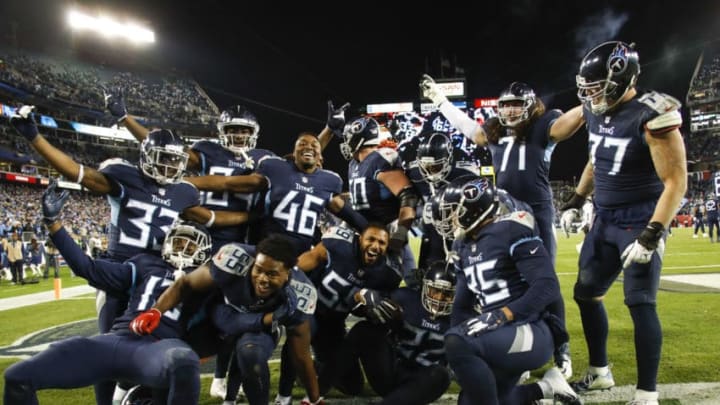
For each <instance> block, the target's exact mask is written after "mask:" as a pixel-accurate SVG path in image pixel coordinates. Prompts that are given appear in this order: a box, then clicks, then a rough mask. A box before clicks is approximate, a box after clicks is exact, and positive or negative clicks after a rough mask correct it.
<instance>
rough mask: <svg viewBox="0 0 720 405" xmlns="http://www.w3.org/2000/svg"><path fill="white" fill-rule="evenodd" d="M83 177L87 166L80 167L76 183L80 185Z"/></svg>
mask: <svg viewBox="0 0 720 405" xmlns="http://www.w3.org/2000/svg"><path fill="white" fill-rule="evenodd" d="M83 177H85V166H83V165H80V170H79V171H78V176H77V180H75V183H77V184H80V183H81V182H82V180H83Z"/></svg>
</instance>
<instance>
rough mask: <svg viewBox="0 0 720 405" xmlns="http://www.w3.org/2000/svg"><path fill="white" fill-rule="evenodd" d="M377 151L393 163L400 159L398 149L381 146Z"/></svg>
mask: <svg viewBox="0 0 720 405" xmlns="http://www.w3.org/2000/svg"><path fill="white" fill-rule="evenodd" d="M376 152H377V153H378V155H380V156H382V157H383V159H385V160H386V161H387V162H388V163H390V164H391V165H392V164H395V162H396V161H397V159H398V153H397V151H396V150H395V149H392V148H379V149H378V150H376Z"/></svg>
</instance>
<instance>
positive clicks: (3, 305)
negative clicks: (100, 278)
mask: <svg viewBox="0 0 720 405" xmlns="http://www.w3.org/2000/svg"><path fill="white" fill-rule="evenodd" d="M92 292H95V288H93V287H90V286H89V285H78V286H75V287H68V288H63V289H62V298H61V299H60V300H64V299H67V298H72V297H77V296H78V295H83V294H89V293H92ZM50 301H55V291H53V290H49V291H43V292H39V293H33V294H26V295H20V296H17V297H10V298H2V299H0V311H7V310H8V309H14V308H20V307H26V306H29V305H35V304H42V303H43V302H50Z"/></svg>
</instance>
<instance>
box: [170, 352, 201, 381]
mask: <svg viewBox="0 0 720 405" xmlns="http://www.w3.org/2000/svg"><path fill="white" fill-rule="evenodd" d="M165 359H166V361H167V364H168V369H169V370H170V372H172V373H174V374H175V378H176V379H178V380H189V379H193V378H195V376H197V377H198V378H199V377H200V358H199V357H198V355H197V354H196V353H195V352H194V351H193V350H192V349H190V348H187V347H177V348H172V349H170V350H168V351H167V352H166V353H165Z"/></svg>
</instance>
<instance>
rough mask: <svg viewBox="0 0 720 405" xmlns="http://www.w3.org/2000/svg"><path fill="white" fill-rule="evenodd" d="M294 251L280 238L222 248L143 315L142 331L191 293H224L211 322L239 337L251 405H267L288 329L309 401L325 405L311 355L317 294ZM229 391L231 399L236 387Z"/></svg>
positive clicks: (238, 355) (140, 318)
mask: <svg viewBox="0 0 720 405" xmlns="http://www.w3.org/2000/svg"><path fill="white" fill-rule="evenodd" d="M294 250H295V249H294V246H293V244H292V242H291V241H290V240H289V239H288V238H286V237H284V236H280V235H271V236H269V237H267V238H265V239H263V240H262V241H261V242H260V243H259V244H258V245H257V247H253V246H250V245H244V244H238V243H232V244H228V245H225V246H223V247H222V248H220V250H219V251H218V252H217V253H215V255H214V256H213V258H212V260H211V261H209V262H207V263H206V264H204V265H203V266H200V267H199V268H198V269H196V270H195V271H193V272H192V273H190V274H188V275H186V276H185V277H181V278H180V279H178V280H177V281H176V282H175V283H174V284H173V285H172V286H170V288H168V290H167V291H166V292H165V293H164V294H163V295H161V296H160V298H159V299H158V300H157V302H156V303H155V305H154V306H153V308H151V309H149V310H147V311H146V312H144V313H143V314H141V315H139V316H138V317H137V318H136V320H135V322H136V323H137V325H138V328H137V330H138V331H139V332H140V333H142V334H150V333H153V331H154V327H155V325H156V324H157V319H158V318H159V316H160V315H159V314H161V313H163V312H164V311H166V310H167V308H172V307H174V306H175V305H176V304H177V303H178V302H180V301H181V300H182V298H183V297H184V296H185V295H187V294H188V293H190V292H191V291H198V292H202V291H209V290H211V289H212V288H214V287H217V288H220V290H221V291H222V293H223V296H224V299H225V304H223V305H220V306H217V307H216V308H215V310H214V311H213V313H212V318H213V322H214V324H215V325H216V326H217V327H218V328H219V329H220V330H221V331H222V332H223V333H224V334H225V335H228V336H234V337H236V340H235V341H236V343H235V356H236V358H237V362H238V365H239V366H240V369H241V374H242V385H243V388H244V391H245V395H246V397H247V400H248V402H249V403H250V404H251V405H257V404H267V403H268V400H269V395H270V370H269V368H268V363H267V362H268V360H269V359H270V356H271V355H272V352H273V350H274V349H275V346H276V345H277V343H278V340H279V338H280V335H279V333H280V326H285V327H286V329H287V345H288V346H289V348H290V350H289V352H290V354H291V359H292V360H293V362H294V364H295V365H296V367H297V370H298V371H299V372H300V377H301V380H302V381H303V383H304V384H305V388H306V390H307V394H308V399H307V401H308V403H311V404H320V403H322V398H320V395H319V391H318V383H317V377H316V374H315V369H314V367H313V363H312V357H311V354H310V318H311V316H312V314H313V312H314V311H315V306H316V301H317V291H316V290H315V288H314V287H313V285H312V283H311V282H310V280H309V279H308V278H307V277H306V276H305V274H304V273H303V272H301V271H299V270H294V269H293V266H294V265H295V263H296V260H297V255H296V254H295V253H294ZM228 388H229V390H228V395H231V394H232V391H233V390H232V387H228ZM235 392H237V391H235ZM227 401H230V400H228V399H227V397H226V402H227ZM232 402H234V398H233V399H232ZM232 402H231V403H232Z"/></svg>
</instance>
